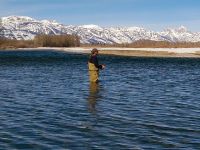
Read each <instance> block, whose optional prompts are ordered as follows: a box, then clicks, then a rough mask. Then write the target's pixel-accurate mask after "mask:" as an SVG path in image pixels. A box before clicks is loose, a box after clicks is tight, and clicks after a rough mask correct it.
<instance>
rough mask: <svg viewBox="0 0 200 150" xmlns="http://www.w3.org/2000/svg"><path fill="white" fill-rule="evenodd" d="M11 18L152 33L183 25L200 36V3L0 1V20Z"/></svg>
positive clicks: (169, 0)
mask: <svg viewBox="0 0 200 150" xmlns="http://www.w3.org/2000/svg"><path fill="white" fill-rule="evenodd" d="M11 15H18V16H29V17H32V18H34V19H36V20H43V19H48V20H56V21H57V22H59V23H62V24H66V25H85V24H95V25H99V26H102V27H133V26H137V27H143V28H146V29H149V30H154V31H162V30H164V29H166V28H177V27H179V26H181V25H183V26H185V27H187V28H188V29H189V30H190V31H195V32H197V31H198V32H200V0H0V17H5V16H11Z"/></svg>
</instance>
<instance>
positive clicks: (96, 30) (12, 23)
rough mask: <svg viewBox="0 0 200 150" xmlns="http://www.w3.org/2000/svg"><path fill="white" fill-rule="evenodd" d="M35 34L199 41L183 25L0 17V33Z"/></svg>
mask: <svg viewBox="0 0 200 150" xmlns="http://www.w3.org/2000/svg"><path fill="white" fill-rule="evenodd" d="M38 34H49V35H60V34H75V35H78V36H80V38H81V43H105V44H112V43H119V44H120V43H132V42H134V41H137V40H141V39H146V40H154V41H170V42H198V41H200V32H195V33H193V32H190V31H188V30H187V28H185V27H184V26H181V27H179V28H178V29H166V30H164V31H162V32H154V31H150V30H146V29H144V28H140V27H110V28H105V27H100V26H97V25H93V24H91V25H82V26H73V25H63V24H60V23H58V22H56V21H55V20H52V21H50V20H42V21H39V20H36V19H33V18H30V17H26V16H8V17H2V18H0V37H6V38H9V39H17V40H21V39H23V40H30V39H33V38H34V37H35V36H36V35H38Z"/></svg>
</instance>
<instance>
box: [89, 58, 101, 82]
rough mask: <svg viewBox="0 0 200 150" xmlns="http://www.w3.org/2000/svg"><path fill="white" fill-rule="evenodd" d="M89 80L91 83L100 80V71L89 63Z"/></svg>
mask: <svg viewBox="0 0 200 150" xmlns="http://www.w3.org/2000/svg"><path fill="white" fill-rule="evenodd" d="M88 68H89V78H90V82H98V80H99V69H98V68H97V67H96V66H95V65H94V64H93V63H90V62H88Z"/></svg>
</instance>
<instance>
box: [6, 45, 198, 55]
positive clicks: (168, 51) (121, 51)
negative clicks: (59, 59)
mask: <svg viewBox="0 0 200 150" xmlns="http://www.w3.org/2000/svg"><path fill="white" fill-rule="evenodd" d="M92 48H93V47H38V48H18V49H11V50H57V51H64V52H71V53H80V54H90V51H91V50H92ZM96 48H97V49H98V50H99V54H104V55H118V56H137V57H200V48H117V47H109V48H108V47H106V48H102V47H96ZM3 51H7V50H3Z"/></svg>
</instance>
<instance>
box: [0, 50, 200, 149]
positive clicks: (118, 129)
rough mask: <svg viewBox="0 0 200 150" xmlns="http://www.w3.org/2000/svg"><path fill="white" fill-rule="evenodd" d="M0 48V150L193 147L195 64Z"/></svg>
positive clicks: (198, 121) (199, 85) (197, 145)
mask: <svg viewBox="0 0 200 150" xmlns="http://www.w3.org/2000/svg"><path fill="white" fill-rule="evenodd" d="M87 59H88V55H85V54H84V55H83V54H72V53H71V54H70V53H65V52H58V51H57V52H56V51H50V50H49V51H30V50H29V51H6V52H5V51H0V83H1V84H0V149H73V150H76V149H77V150H79V149H80V150H83V149H106V150H107V149H136V150H143V149H153V150H155V149H158V150H160V149H174V150H177V149H185V150H188V149H189V150H193V149H200V59H197V58H142V57H119V56H99V61H100V62H101V63H104V64H106V69H105V70H103V71H101V72H100V80H101V81H100V83H99V84H90V83H89V82H88V71H87Z"/></svg>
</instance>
